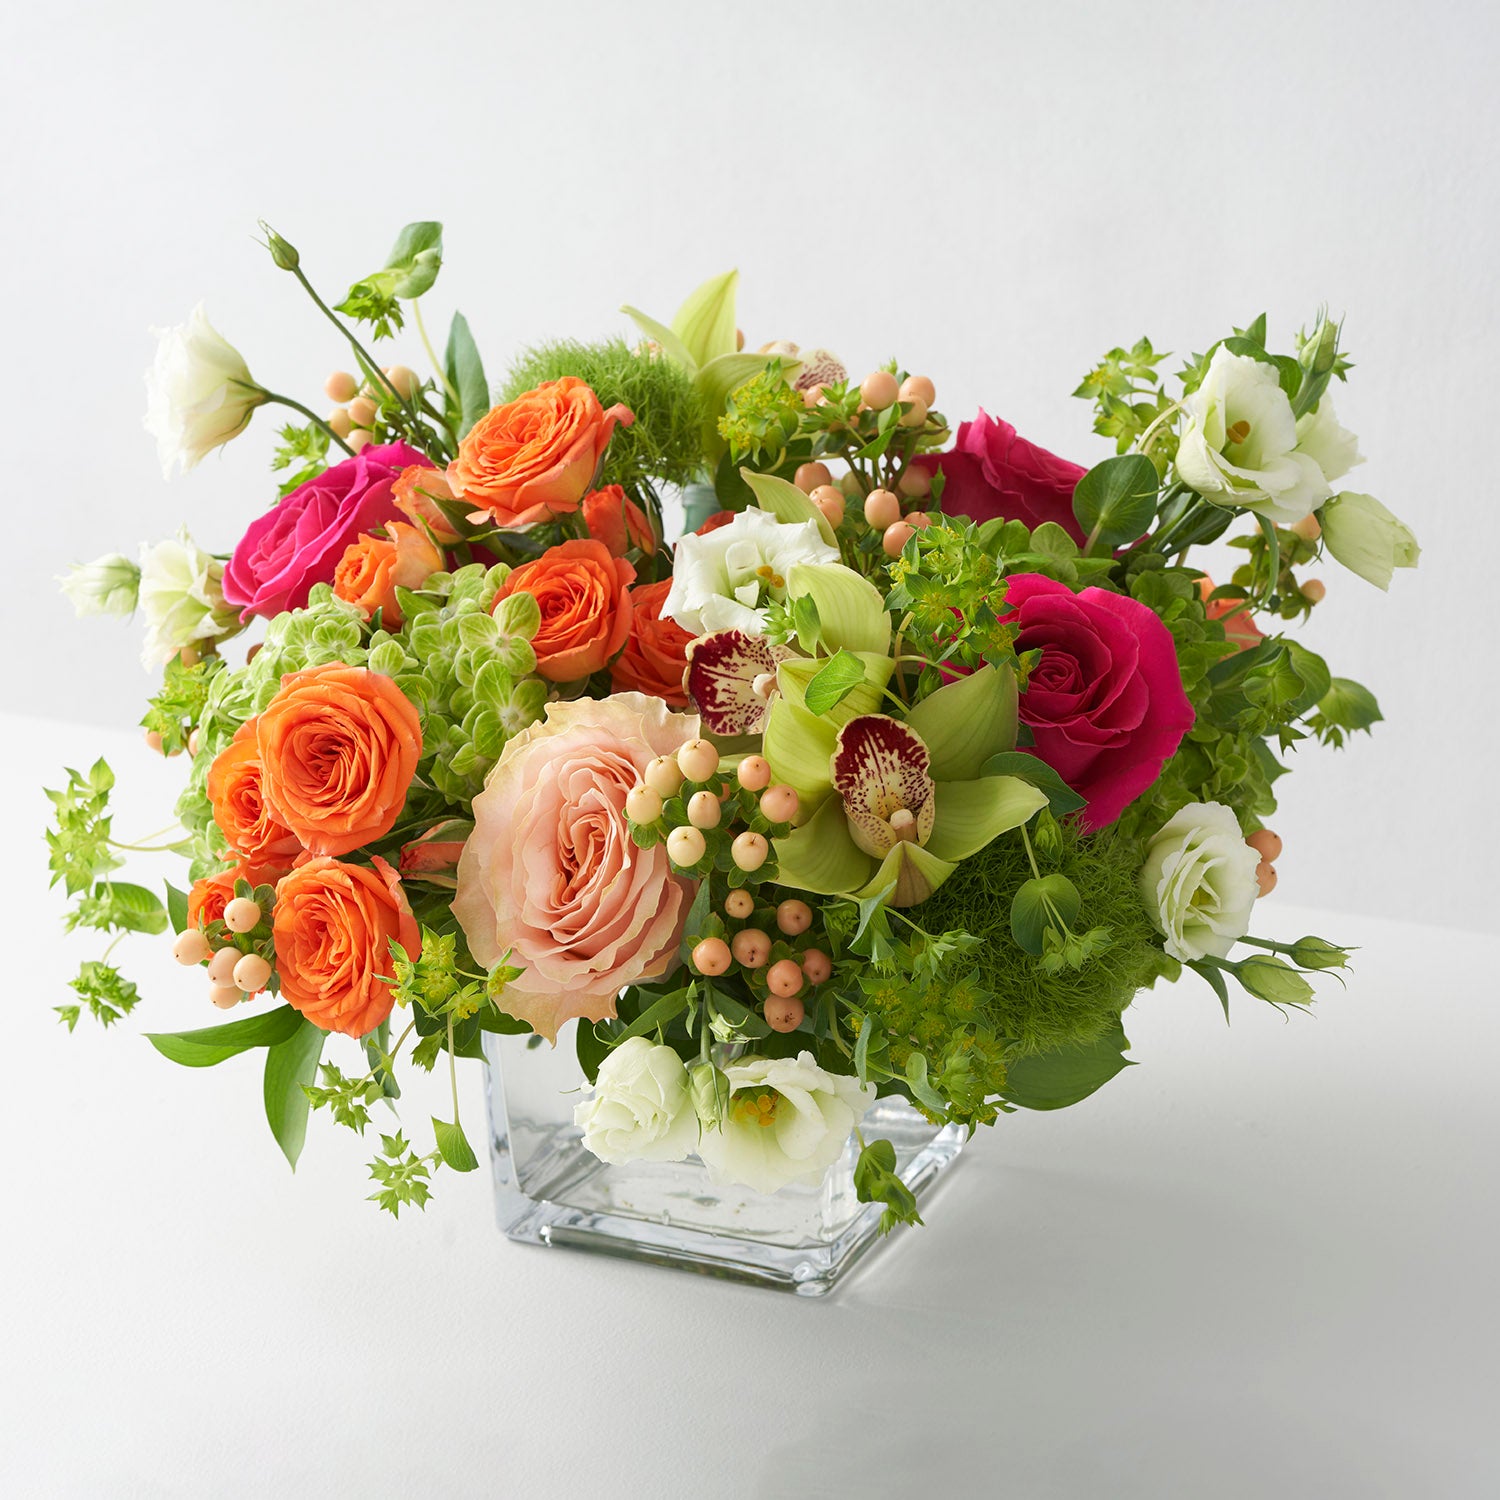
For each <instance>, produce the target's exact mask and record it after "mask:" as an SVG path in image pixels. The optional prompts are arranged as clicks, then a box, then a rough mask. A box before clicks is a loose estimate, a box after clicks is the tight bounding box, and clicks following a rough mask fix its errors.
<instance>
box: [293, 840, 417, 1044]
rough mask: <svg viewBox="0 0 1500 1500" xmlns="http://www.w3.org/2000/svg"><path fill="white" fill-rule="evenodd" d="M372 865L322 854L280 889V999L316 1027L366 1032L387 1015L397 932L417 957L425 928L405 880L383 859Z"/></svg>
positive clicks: (358, 1033)
mask: <svg viewBox="0 0 1500 1500" xmlns="http://www.w3.org/2000/svg"><path fill="white" fill-rule="evenodd" d="M374 865H375V868H374V869H373V870H367V869H365V868H364V866H363V865H346V864H343V863H341V862H340V861H339V860H336V859H329V858H327V857H326V856H320V857H319V858H317V859H310V860H308V861H307V862H306V864H302V865H298V866H297V868H296V869H295V870H293V871H292V872H291V874H289V875H284V876H283V877H282V878H281V881H280V882H279V884H278V885H277V887H276V913H275V915H274V916H273V917H272V919H271V931H272V934H273V936H274V937H275V939H276V972H277V973H278V974H279V975H280V976H281V998H282V999H283V1000H285V1001H286V1002H287V1004H288V1005H290V1006H291V1007H292V1008H293V1009H294V1010H298V1011H300V1012H301V1013H302V1014H303V1015H304V1016H306V1017H307V1019H308V1020H309V1021H311V1022H312V1023H313V1025H314V1026H321V1027H322V1028H323V1030H324V1031H338V1032H342V1033H343V1035H345V1036H354V1037H360V1036H368V1035H369V1033H370V1032H372V1031H374V1029H375V1028H376V1027H377V1026H378V1025H380V1023H381V1022H382V1021H383V1020H385V1018H386V1017H387V1016H388V1015H390V1013H391V1007H392V1005H393V1004H394V1003H395V991H394V990H392V988H391V986H390V985H388V984H386V983H385V982H384V980H385V979H387V978H390V977H391V976H393V975H394V974H395V972H396V968H395V964H394V963H393V961H392V959H391V949H390V943H391V939H392V938H394V939H395V940H396V941H397V942H398V943H400V944H401V946H402V947H403V948H404V949H405V950H406V952H407V955H408V957H411V958H415V957H416V956H417V954H418V953H419V952H420V950H421V932H420V930H419V929H418V927H417V922H416V918H415V917H413V916H412V914H411V907H410V906H408V905H407V901H406V896H405V894H404V893H403V891H402V889H401V881H400V878H399V877H398V876H397V874H396V872H395V871H394V870H393V869H392V868H391V867H390V866H389V865H388V864H387V863H386V862H385V861H384V860H383V859H376V860H375V861H374Z"/></svg>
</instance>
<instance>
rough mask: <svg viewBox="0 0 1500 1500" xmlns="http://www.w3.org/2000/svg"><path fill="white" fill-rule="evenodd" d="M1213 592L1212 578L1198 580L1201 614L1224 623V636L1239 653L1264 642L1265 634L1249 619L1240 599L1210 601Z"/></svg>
mask: <svg viewBox="0 0 1500 1500" xmlns="http://www.w3.org/2000/svg"><path fill="white" fill-rule="evenodd" d="M1213 591H1214V581H1213V579H1212V578H1208V577H1203V578H1200V579H1199V580H1198V597H1199V598H1200V599H1201V600H1202V601H1203V612H1204V613H1205V614H1206V615H1207V616H1208V618H1209V619H1210V620H1222V621H1223V622H1224V636H1225V638H1226V639H1227V640H1230V641H1233V642H1234V644H1235V645H1236V646H1238V647H1239V649H1240V650H1241V651H1247V650H1249V648H1250V647H1251V646H1253V645H1255V644H1256V643H1257V642H1258V641H1263V640H1265V638H1266V637H1265V633H1264V632H1263V631H1262V630H1261V629H1260V628H1259V626H1257V625H1256V623H1255V621H1254V620H1253V619H1251V618H1250V611H1249V609H1248V608H1247V607H1245V603H1244V601H1243V600H1242V599H1210V598H1209V597H1208V596H1209V595H1210V594H1211V593H1213Z"/></svg>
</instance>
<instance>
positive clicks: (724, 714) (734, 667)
mask: <svg viewBox="0 0 1500 1500" xmlns="http://www.w3.org/2000/svg"><path fill="white" fill-rule="evenodd" d="M790 654H791V653H790V652H789V651H788V650H787V648H786V647H785V646H773V645H772V644H771V643H770V642H769V641H768V640H766V639H765V637H764V636H758V635H751V634H750V633H749V632H748V631H744V630H715V631H712V632H710V633H709V634H708V635H701V636H699V637H698V638H697V639H696V640H693V641H690V642H689V643H688V647H687V662H688V665H687V672H686V674H685V675H684V682H685V683H686V685H687V690H688V693H689V694H690V695H691V697H692V700H693V702H694V704H696V705H697V708H698V713H699V715H700V716H701V717H702V719H703V727H704V728H705V729H707V730H708V732H709V733H710V734H713V735H718V736H721V737H725V738H728V737H732V736H734V735H740V734H758V733H759V732H760V731H761V730H762V729H764V728H765V724H766V715H767V713H768V712H769V710H770V701H769V699H768V698H765V697H762V696H761V695H760V694H759V693H757V692H756V691H755V682H756V679H757V678H760V677H764V676H766V675H768V674H770V673H774V672H775V671H776V666H777V663H778V662H779V661H781V660H782V659H783V658H784V657H787V656H789V655H790Z"/></svg>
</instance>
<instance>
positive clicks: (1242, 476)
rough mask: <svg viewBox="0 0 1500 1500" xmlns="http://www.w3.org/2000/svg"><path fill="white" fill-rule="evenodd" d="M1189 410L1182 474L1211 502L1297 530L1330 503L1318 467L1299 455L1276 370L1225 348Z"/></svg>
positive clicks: (1294, 428) (1294, 421) (1294, 423)
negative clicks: (1295, 526)
mask: <svg viewBox="0 0 1500 1500" xmlns="http://www.w3.org/2000/svg"><path fill="white" fill-rule="evenodd" d="M1183 410H1184V411H1185V412H1186V413H1187V420H1186V421H1185V422H1184V423H1183V428H1182V439H1181V442H1180V444H1179V445H1178V449H1177V473H1178V476H1179V478H1181V479H1182V481H1183V483H1184V484H1186V485H1187V486H1188V487H1189V488H1190V489H1194V490H1197V492H1198V493H1199V494H1200V495H1202V496H1203V497H1204V499H1206V500H1211V501H1213V503H1214V504H1215V505H1238V506H1243V507H1244V508H1245V509H1246V510H1250V511H1255V512H1256V513H1257V514H1259V515H1263V516H1266V517H1267V518H1269V519H1270V520H1272V521H1275V522H1277V523H1278V524H1279V525H1282V526H1290V525H1292V524H1293V522H1296V521H1300V520H1301V519H1302V518H1303V517H1304V516H1305V515H1307V514H1309V513H1310V512H1311V511H1312V510H1314V509H1315V508H1316V507H1317V506H1318V505H1319V504H1321V503H1322V501H1324V500H1326V499H1327V498H1328V493H1329V487H1328V481H1327V480H1326V479H1325V478H1324V476H1323V471H1322V469H1320V468H1319V467H1318V464H1317V462H1316V460H1315V459H1313V458H1312V457H1311V456H1310V455H1308V454H1306V453H1301V452H1298V451H1296V450H1297V419H1296V418H1295V417H1294V416H1293V415H1292V403H1291V402H1290V401H1289V400H1288V399H1287V394H1286V392H1285V391H1284V390H1282V388H1281V382H1280V380H1279V378H1278V376H1277V373H1276V368H1275V366H1274V365H1268V364H1266V363H1265V362H1264V361H1263V360H1258V359H1252V358H1251V357H1250V356H1249V355H1248V354H1231V353H1230V352H1229V350H1228V349H1225V348H1222V347H1221V348H1219V349H1217V350H1215V352H1214V357H1213V358H1212V359H1211V360H1210V361H1209V365H1208V369H1207V371H1205V373H1204V376H1203V383H1202V384H1201V385H1200V386H1199V387H1198V389H1197V390H1196V391H1194V392H1193V393H1192V394H1191V395H1190V396H1188V397H1187V399H1186V400H1185V401H1184V402H1183Z"/></svg>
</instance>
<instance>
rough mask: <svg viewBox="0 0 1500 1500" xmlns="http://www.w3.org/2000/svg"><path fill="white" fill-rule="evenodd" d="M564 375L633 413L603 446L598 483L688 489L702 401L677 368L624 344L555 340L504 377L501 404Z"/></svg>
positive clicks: (699, 444) (699, 449)
mask: <svg viewBox="0 0 1500 1500" xmlns="http://www.w3.org/2000/svg"><path fill="white" fill-rule="evenodd" d="M564 375H575V376H577V377H578V378H579V379H580V380H583V381H586V382H587V383H588V384H589V385H590V386H591V387H592V388H593V391H594V394H595V395H596V396H598V398H599V400H600V401H601V402H602V403H603V405H604V406H605V407H610V406H613V405H614V404H615V403H616V402H619V403H622V404H623V405H625V406H627V407H629V408H630V410H631V411H632V412H634V413H635V421H634V422H633V423H632V424H631V425H630V426H629V427H625V426H620V427H617V428H616V429H615V432H614V436H613V437H612V438H611V439H610V443H609V447H608V448H607V449H605V453H604V467H603V471H602V472H601V474H600V476H599V483H600V484H601V485H605V484H619V485H623V486H624V487H625V489H626V490H628V491H630V492H631V493H632V494H640V493H641V492H642V491H643V490H645V489H654V488H656V487H657V486H659V485H663V484H666V485H677V486H682V485H686V484H687V483H689V481H691V480H692V479H693V478H694V476H695V475H696V474H697V473H698V472H699V470H700V469H702V467H703V463H704V455H703V439H702V431H701V429H702V425H703V420H704V416H705V412H704V408H703V399H702V396H701V395H700V394H699V392H698V389H697V387H696V386H695V385H694V383H693V379H692V376H691V375H689V374H688V372H687V371H686V370H684V369H683V368H682V366H681V365H679V364H676V363H674V362H673V361H672V360H669V359H660V358H652V357H650V356H649V355H646V354H644V353H637V352H636V351H635V350H633V349H632V348H631V347H630V346H629V345H628V344H626V342H625V341H624V340H623V339H606V340H602V341H601V342H599V343H594V344H583V343H576V342H574V341H572V340H567V339H564V340H558V341H556V342H552V343H546V344H538V345H536V346H535V347H534V348H531V349H528V350H526V351H525V353H523V354H522V355H521V357H520V358H519V359H518V360H517V361H516V362H515V363H514V364H513V365H512V366H511V368H510V371H509V372H508V374H507V375H506V378H505V383H504V386H503V388H502V390H501V394H500V399H501V400H502V401H513V400H515V398H516V397H517V396H520V395H522V394H523V393H524V392H526V391H529V390H534V389H535V388H536V387H537V386H539V385H541V384H542V383H543V382H544V381H548V380H558V379H560V378H561V377H562V376H564Z"/></svg>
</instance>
